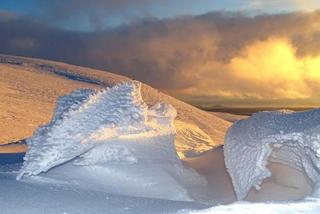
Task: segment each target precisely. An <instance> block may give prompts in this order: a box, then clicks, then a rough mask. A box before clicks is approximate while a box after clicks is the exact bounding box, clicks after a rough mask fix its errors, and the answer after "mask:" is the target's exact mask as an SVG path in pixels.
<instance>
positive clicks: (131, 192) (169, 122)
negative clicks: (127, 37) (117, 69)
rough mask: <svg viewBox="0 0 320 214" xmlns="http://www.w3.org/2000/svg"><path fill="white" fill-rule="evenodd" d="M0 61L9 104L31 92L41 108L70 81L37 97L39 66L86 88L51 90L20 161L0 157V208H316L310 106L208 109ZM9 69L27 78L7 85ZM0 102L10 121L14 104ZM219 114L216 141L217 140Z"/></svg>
mask: <svg viewBox="0 0 320 214" xmlns="http://www.w3.org/2000/svg"><path fill="white" fill-rule="evenodd" d="M0 62H2V63H3V64H2V65H1V66H2V67H0V71H1V72H2V73H1V72H0V73H1V74H2V75H3V77H4V78H6V80H5V81H2V82H1V81H0V83H1V84H2V86H3V88H4V89H6V90H4V91H5V93H3V95H4V96H3V97H5V98H3V97H2V99H3V100H4V101H6V102H7V101H8V102H9V101H10V102H11V100H14V99H12V96H13V94H15V98H16V102H17V104H19V105H21V104H25V105H27V106H28V105H29V107H31V106H32V105H31V103H32V101H33V102H34V103H38V104H37V105H38V107H39V109H38V110H39V111H40V110H41V108H42V107H48V106H51V105H52V104H51V101H50V100H51V99H52V100H55V99H54V98H55V97H58V95H59V96H60V95H65V94H66V93H67V92H69V89H70V91H71V89H73V88H72V87H73V86H72V87H70V88H69V89H66V88H65V87H64V86H63V85H61V86H60V87H57V88H55V89H54V90H53V91H51V92H52V93H53V94H54V95H50V93H51V92H50V93H49V94H48V95H45V91H42V89H40V88H37V84H35V83H32V82H31V83H30V81H31V79H33V78H38V77H40V76H41V75H44V76H41V77H42V78H44V79H42V80H48V79H46V78H48V76H49V77H50V78H51V77H52V78H53V79H50V80H52V81H56V82H58V80H62V79H63V80H62V81H67V82H65V83H64V84H68V83H72V84H80V85H77V87H76V88H83V86H84V85H81V84H85V85H86V86H88V87H87V88H90V89H81V90H76V91H74V92H72V93H71V94H69V95H67V96H64V97H61V98H60V99H59V100H58V101H57V106H56V108H55V111H54V115H53V117H52V119H51V121H49V120H47V121H45V120H44V119H45V118H49V116H48V115H46V116H44V117H43V118H44V119H43V118H42V119H43V121H42V123H44V122H46V123H47V124H46V125H44V126H42V127H40V128H38V129H37V131H36V132H35V133H34V134H33V135H32V137H29V138H28V139H27V141H26V142H27V144H28V147H29V150H28V152H27V154H26V157H25V162H24V163H23V165H21V163H18V164H10V165H0V206H1V213H19V214H20V213H31V214H32V213H34V214H38V213H257V212H259V213H319V212H320V193H319V192H320V191H319V188H318V186H319V184H318V178H319V174H318V173H319V171H320V170H319V159H320V157H319V147H320V145H319V142H320V141H319V139H320V136H319V134H318V133H319V132H318V129H319V127H320V126H319V122H318V121H319V119H320V110H313V111H309V112H302V113H293V112H285V111H280V112H269V113H267V112H263V113H258V114H255V115H254V116H252V117H250V118H248V119H244V118H237V117H234V116H232V115H223V114H210V113H206V112H203V111H201V110H199V109H196V108H194V107H191V106H190V105H188V104H185V103H183V102H180V101H178V100H176V99H174V98H172V97H169V96H167V95H165V94H162V93H161V92H158V91H157V90H155V89H152V88H151V87H149V86H146V85H141V84H140V83H139V82H136V81H128V79H127V78H125V77H121V76H117V75H113V74H110V73H107V72H106V73H105V74H103V72H101V71H96V70H90V72H88V69H85V68H80V67H75V66H69V65H65V64H61V63H53V62H48V61H43V60H35V59H26V58H19V57H8V56H1V57H0ZM7 69H9V70H10V72H9V73H8V72H7V73H6V72H5V71H7ZM18 74H20V75H23V74H26V76H27V77H28V75H31V76H30V81H27V82H25V81H24V80H23V79H21V78H20V79H19V81H21V82H19V81H18V84H15V83H14V81H15V78H18V76H19V75H18ZM26 79H28V78H26ZM10 80H11V83H10ZM68 81H71V82H68ZM123 81H126V82H124V83H121V84H119V83H120V82H123ZM23 83H26V86H24V85H23ZM1 84H0V87H1ZM5 84H7V85H5ZM72 84H70V85H72ZM116 84H118V85H116ZM115 85H116V86H115ZM78 86H79V87H78ZM106 86H114V87H112V88H109V89H106V88H105V87H106ZM43 87H45V86H43ZM52 87H53V86H52ZM101 88H104V89H102V90H101ZM8 90H9V91H8ZM10 90H13V91H10ZM60 90H61V91H60ZM20 93H22V94H28V93H30V96H31V97H29V98H28V99H30V100H28V99H22V97H23V96H22V94H20ZM38 98H39V100H40V101H41V102H39V100H37V99H38ZM0 107H1V108H2V110H3V112H4V113H5V114H4V116H3V118H4V121H7V122H8V123H9V124H11V123H10V120H8V117H7V116H8V115H10V112H11V113H12V111H14V110H15V109H12V111H10V109H6V106H4V105H1V106H0ZM20 107H21V106H20ZM40 107H41V108H40ZM7 108H8V107H7ZM16 110H17V109H16ZM17 111H18V110H17ZM18 112H19V111H18ZM20 113H21V115H23V114H25V113H26V112H20ZM29 113H30V112H29ZM34 113H35V112H34ZM40 114H41V115H42V114H44V113H43V112H41V111H40ZM14 115H15V114H14ZM17 115H19V114H17ZM27 116H29V115H27ZM30 117H31V116H30ZM19 119H20V120H21V119H22V117H21V118H20V116H19ZM42 119H41V120H42ZM239 119H244V120H239ZM227 120H228V121H227ZM21 121H23V120H21ZM39 121H40V120H39ZM39 121H37V122H35V123H34V126H32V127H33V129H34V128H35V124H38V125H39ZM230 121H231V122H234V121H236V122H235V123H234V125H232V127H231V128H230V129H229V131H228V133H227V136H226V141H225V142H226V145H225V146H224V149H223V148H222V147H217V145H220V144H222V143H223V138H224V135H225V132H226V130H227V128H228V127H229V126H230V125H231V122H230ZM2 128H5V127H2ZM7 128H8V127H7ZM30 130H32V129H30ZM6 133H8V135H5V136H6V137H8V138H5V139H11V138H10V134H12V133H10V132H6ZM22 136H25V137H28V135H26V134H25V133H24V134H23V135H22ZM3 139H4V138H3ZM19 146H20V144H17V145H13V146H12V147H11V148H12V151H11V150H10V147H6V149H7V150H6V151H8V150H9V151H10V152H12V153H14V152H17V151H23V149H21V148H20V149H19ZM17 148H18V149H17ZM13 155H14V154H13ZM180 158H181V159H180ZM227 169H228V170H227ZM16 179H17V180H16ZM259 186H260V189H259V188H258V187H259ZM254 187H256V188H257V190H256V189H254ZM237 199H241V200H243V199H245V200H248V201H251V202H244V201H238V202H237ZM292 199H295V200H294V201H293V200H292ZM254 201H256V202H254Z"/></svg>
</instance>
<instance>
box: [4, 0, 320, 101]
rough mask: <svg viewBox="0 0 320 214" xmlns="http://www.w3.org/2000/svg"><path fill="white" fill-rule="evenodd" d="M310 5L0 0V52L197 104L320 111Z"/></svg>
mask: <svg viewBox="0 0 320 214" xmlns="http://www.w3.org/2000/svg"><path fill="white" fill-rule="evenodd" d="M319 9H320V1H318V0H251V1H249V0H242V1H240V0H225V1H218V0H91V1H87V0H64V1H62V0H57V1H51V0H29V1H25V0H2V1H0V53H4V54H12V55H21V56H29V57H38V58H45V59H51V60H57V61H63V62H67V63H70V64H76V65H81V66H87V67H93V68H98V69H102V70H107V71H110V72H114V73H118V74H121V75H126V76H129V77H132V78H135V79H138V80H141V81H143V82H146V83H148V84H150V85H152V86H154V87H156V88H159V89H160V90H162V91H164V92H167V93H169V94H171V95H173V96H175V97H178V98H180V99H183V100H185V101H187V102H190V103H193V104H197V105H226V106H319V104H320V99H319V98H320V93H318V92H319V89H320V84H319V83H320V48H319V47H320V10H319Z"/></svg>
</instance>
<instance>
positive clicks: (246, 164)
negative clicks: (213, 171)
mask: <svg viewBox="0 0 320 214" xmlns="http://www.w3.org/2000/svg"><path fill="white" fill-rule="evenodd" d="M224 155H225V163H226V167H227V169H228V172H229V174H230V176H231V178H232V183H233V186H234V189H235V192H236V194H237V198H238V199H239V200H242V199H244V198H245V197H246V196H247V194H248V192H249V191H250V189H251V188H252V187H255V188H256V189H257V190H259V185H260V184H261V183H262V181H263V180H264V179H265V178H267V177H270V176H271V172H270V171H269V170H268V169H267V163H268V160H269V161H271V162H276V163H282V164H284V165H287V166H290V167H292V168H295V169H296V170H299V171H302V172H304V173H305V174H306V175H307V177H309V178H310V180H312V182H314V183H316V182H318V181H319V178H320V177H319V172H320V110H319V109H316V110H311V111H305V112H291V111H275V112H261V113H257V114H254V115H253V116H252V117H250V118H249V119H245V120H241V121H238V122H236V123H235V124H234V125H233V126H232V127H231V128H230V129H229V130H228V132H227V135H226V139H225V146H224Z"/></svg>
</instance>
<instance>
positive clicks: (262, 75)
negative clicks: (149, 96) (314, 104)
mask: <svg viewBox="0 0 320 214" xmlns="http://www.w3.org/2000/svg"><path fill="white" fill-rule="evenodd" d="M204 66H205V67H206V68H205V70H206V71H207V72H208V73H206V74H204V73H202V75H203V76H206V77H210V78H204V82H202V83H199V84H197V85H196V86H194V87H192V88H188V89H186V90H184V91H181V93H188V94H189V95H192V94H194V93H198V94H202V95H204V96H218V97H228V98H240V99H242V98H252V99H268V100H272V99H308V98H312V96H313V95H314V94H316V93H317V91H318V90H319V88H320V87H319V86H318V85H320V55H318V56H312V55H309V56H308V55H307V56H304V57H298V56H297V53H296V48H295V47H294V46H293V45H292V44H291V43H290V41H289V40H288V39H286V38H270V39H267V40H264V41H256V42H253V43H251V44H249V45H248V46H246V47H245V48H244V49H243V50H242V51H241V54H240V55H239V56H236V57H234V58H232V59H231V60H230V62H229V63H227V64H221V63H220V64H219V65H218V64H217V63H212V64H211V66H212V67H211V69H208V64H207V65H204ZM200 70H203V68H202V69H201V68H200ZM221 72H223V75H221ZM208 88H210V90H208Z"/></svg>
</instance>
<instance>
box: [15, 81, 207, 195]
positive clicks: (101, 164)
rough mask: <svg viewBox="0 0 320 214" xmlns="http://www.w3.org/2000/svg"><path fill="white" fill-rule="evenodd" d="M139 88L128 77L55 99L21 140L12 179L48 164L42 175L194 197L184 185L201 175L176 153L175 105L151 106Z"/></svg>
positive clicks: (104, 188) (87, 184) (98, 185)
mask: <svg viewBox="0 0 320 214" xmlns="http://www.w3.org/2000/svg"><path fill="white" fill-rule="evenodd" d="M140 89H141V84H140V83H139V82H137V81H130V82H125V83H122V84H118V85H116V86H114V87H112V88H108V89H105V90H101V91H98V92H96V91H94V90H77V91H74V92H72V93H71V94H70V95H68V96H65V97H62V98H60V99H59V100H58V102H57V107H56V111H55V113H54V116H53V119H52V121H51V122H50V123H49V124H47V125H45V126H43V127H40V128H39V129H38V130H37V131H36V132H35V133H34V135H33V136H32V137H31V138H30V139H28V140H27V141H26V142H27V145H28V148H29V150H28V152H27V153H26V156H25V161H24V163H23V166H22V168H21V170H20V172H19V175H18V176H17V179H18V180H19V179H21V178H22V177H23V176H24V175H29V176H32V175H38V174H40V173H41V172H47V171H48V170H50V169H51V170H50V171H49V172H48V173H45V174H42V175H41V176H40V178H42V180H43V179H44V180H48V179H49V180H52V179H54V180H59V182H61V181H63V182H67V183H68V182H69V183H70V182H73V183H77V184H78V185H82V186H83V187H84V186H85V187H86V188H91V189H94V190H100V191H101V190H102V191H106V192H112V193H121V194H127V195H134V196H142V197H153V198H166V199H174V200H191V199H190V198H189V196H188V192H187V190H186V188H185V185H186V186H187V185H197V184H200V185H201V184H202V183H203V182H204V181H203V180H202V178H201V177H200V176H199V175H198V174H197V173H196V172H195V171H194V170H191V169H188V168H186V167H184V166H183V165H182V164H181V162H180V159H179V157H178V155H177V152H176V150H175V146H174V140H175V128H174V125H173V121H174V118H175V117H176V111H175V109H174V108H173V107H172V106H171V105H169V104H166V103H157V104H155V105H154V106H152V107H151V108H148V106H147V105H146V104H145V102H144V101H143V99H142V97H141V93H140ZM57 166H58V167H57ZM186 178H187V179H186ZM37 179H39V176H38V177H37Z"/></svg>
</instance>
